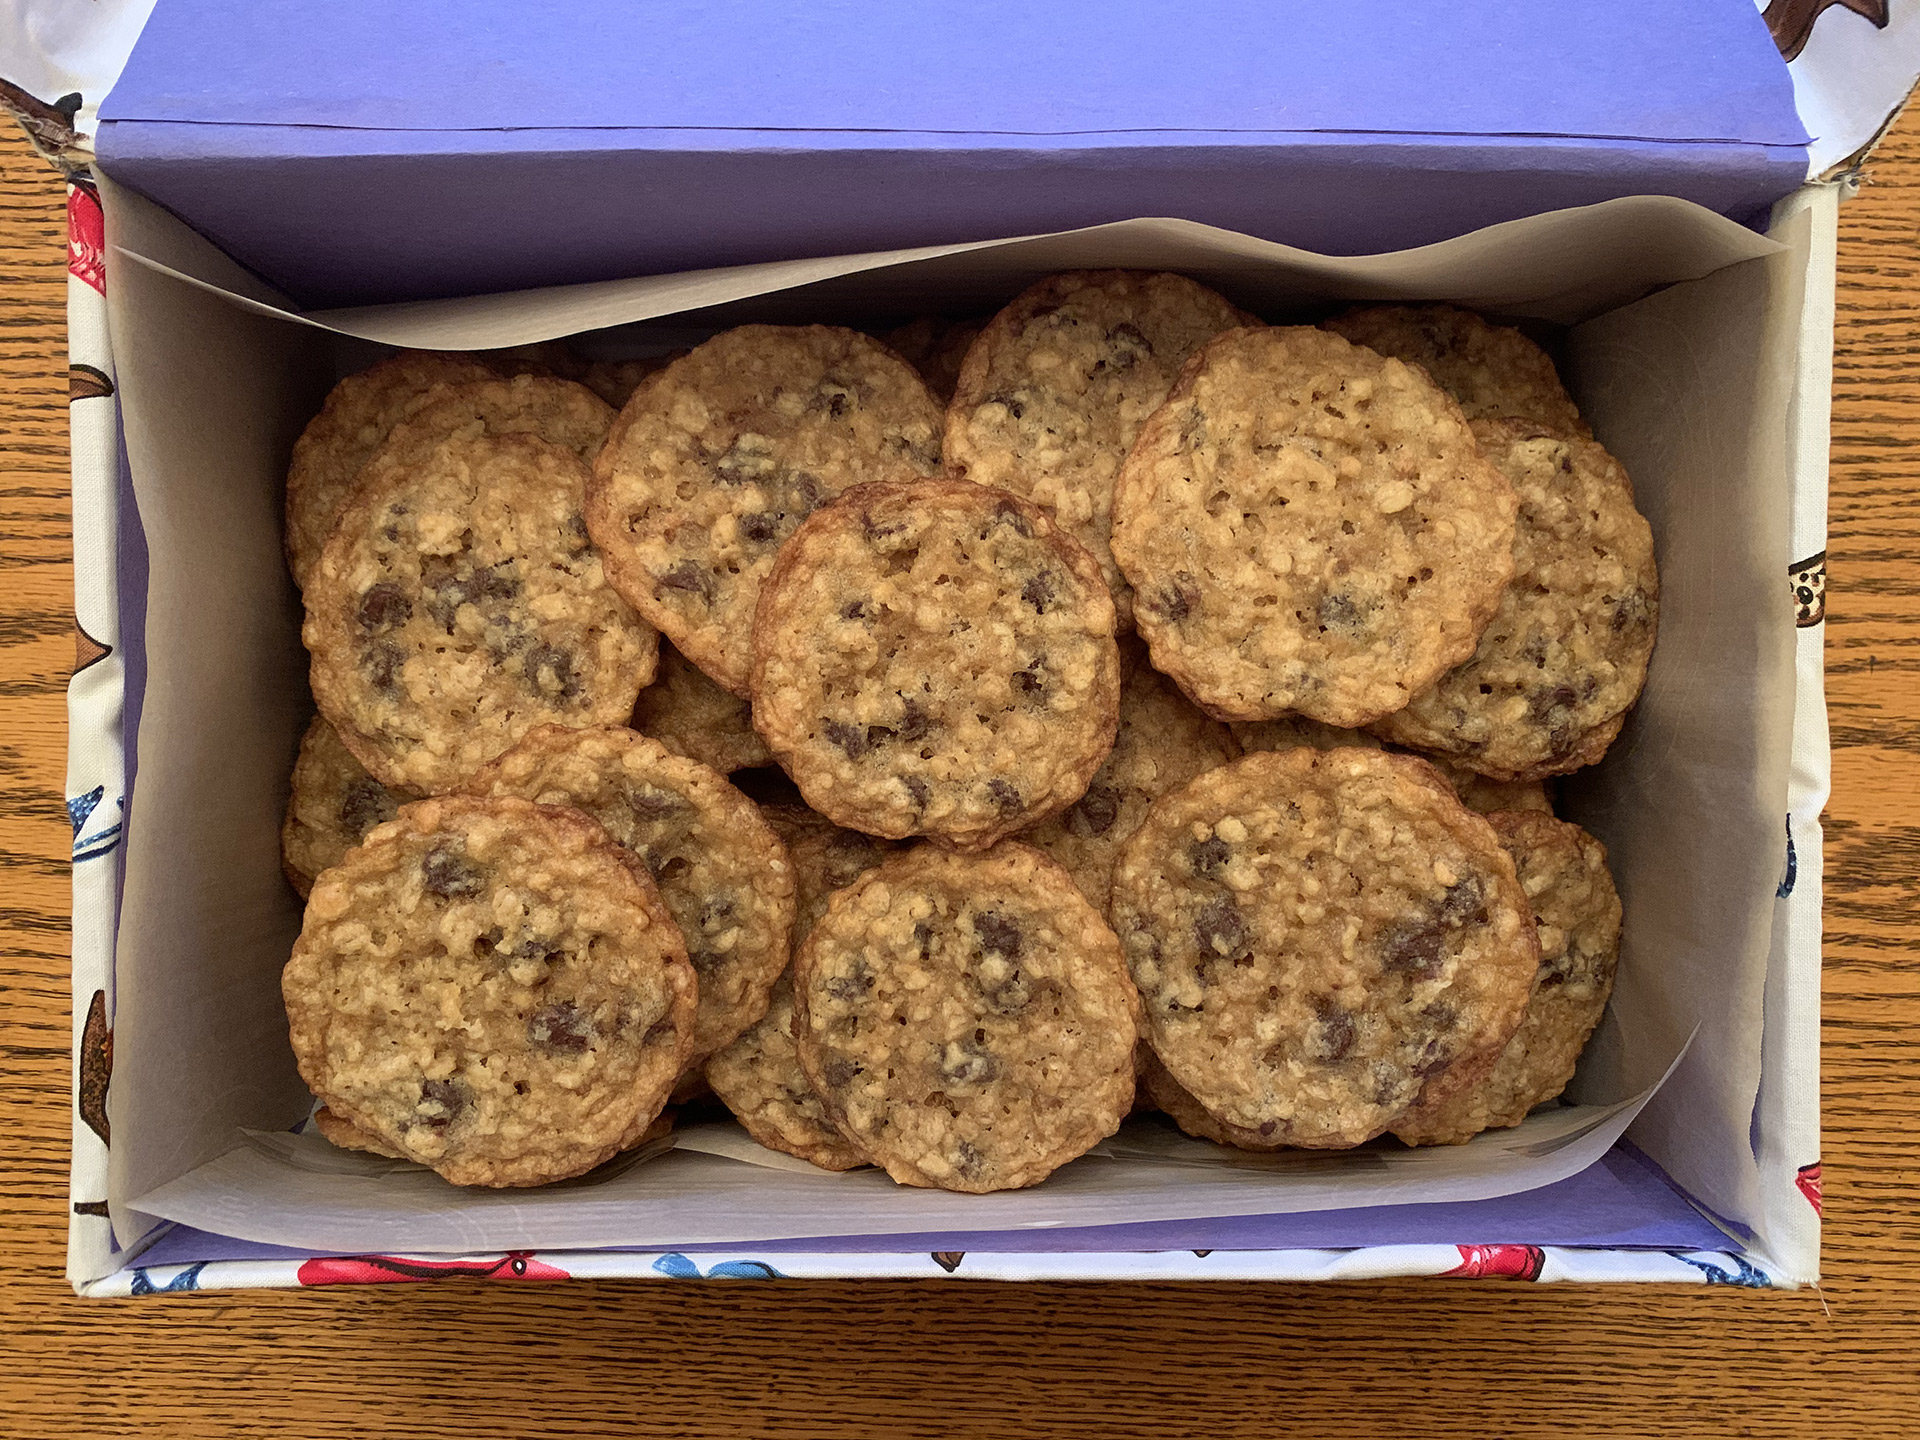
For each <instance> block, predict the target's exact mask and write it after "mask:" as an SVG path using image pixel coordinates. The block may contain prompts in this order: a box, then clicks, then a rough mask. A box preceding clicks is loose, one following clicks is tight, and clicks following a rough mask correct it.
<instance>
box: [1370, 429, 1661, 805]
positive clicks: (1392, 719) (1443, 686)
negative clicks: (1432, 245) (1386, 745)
mask: <svg viewBox="0 0 1920 1440" xmlns="http://www.w3.org/2000/svg"><path fill="white" fill-rule="evenodd" d="M1473 432H1474V435H1475V436H1476V437H1477V438H1478V440H1479V441H1480V446H1481V449H1482V450H1484V451H1485V452H1486V454H1487V457H1488V458H1489V459H1490V460H1492V461H1493V463H1494V464H1495V465H1497V466H1499V467H1500V470H1501V472H1502V473H1503V474H1505V475H1506V476H1507V478H1508V479H1509V480H1510V481H1512V483H1513V487H1514V490H1515V492H1516V493H1517V494H1518V495H1519V497H1520V519H1519V524H1518V526H1517V527H1516V529H1515V531H1514V539H1513V556H1514V565H1513V570H1514V573H1513V580H1512V582H1511V583H1510V584H1509V585H1508V586H1507V589H1506V593H1505V594H1504V595H1502V596H1501V599H1500V608H1499V611H1498V612H1497V613H1496V614H1495V615H1494V617H1493V623H1492V624H1490V625H1488V626H1487V628H1486V630H1485V632H1484V633H1482V635H1481V636H1480V644H1479V647H1478V648H1477V649H1476V650H1475V651H1474V653H1473V656H1472V658H1471V659H1469V660H1468V661H1467V662H1466V663H1465V664H1463V665H1460V666H1458V667H1457V668H1455V669H1453V670H1450V671H1448V672H1447V673H1446V674H1445V675H1443V676H1441V677H1440V678H1439V680H1438V681H1437V682H1436V683H1435V684H1433V685H1431V686H1429V687H1427V688H1425V689H1423V690H1421V691H1420V692H1419V693H1418V694H1416V695H1415V696H1414V697H1413V699H1412V700H1411V701H1410V702H1409V704H1408V705H1407V707H1406V709H1404V710H1402V711H1400V712H1398V713H1397V714H1394V715H1389V716H1387V717H1386V718H1385V719H1383V720H1381V721H1379V722H1378V723H1377V724H1376V725H1375V726H1374V727H1373V728H1374V730H1375V733H1377V734H1379V735H1380V736H1381V737H1383V738H1384V739H1387V740H1391V741H1394V742H1395V743H1397V744H1400V745H1405V746H1408V747H1410V748H1412V749H1416V750H1426V751H1436V752H1439V753H1442V754H1445V755H1447V756H1449V757H1450V758H1452V759H1453V760H1454V761H1455V762H1456V763H1457V764H1460V765H1463V766H1465V767H1467V768H1468V769H1470V770H1474V771H1477V772H1479V773H1481V774H1484V775H1488V776H1491V777H1492V778H1494V779H1496V780H1538V779H1542V778H1543V777H1545V776H1548V775H1559V774H1564V773H1566V772H1567V771H1569V770H1577V769H1579V768H1580V767H1581V766H1583V765H1591V764H1593V763H1594V762H1595V761H1597V760H1598V759H1599V758H1600V757H1601V756H1602V755H1604V754H1605V753H1606V749H1607V746H1608V745H1610V744H1611V743H1612V742H1613V739H1614V737H1615V736H1616V735H1618V734H1619V733H1620V726H1621V724H1622V723H1623V721H1624V720H1625V717H1626V712H1627V710H1628V708H1629V707H1631V706H1632V704H1633V702H1634V701H1635V700H1637V699H1638V698H1639V696H1640V690H1641V687H1642V686H1643V685H1645V684H1646V679H1647V661H1648V659H1649V657H1650V656H1651V655H1652V653H1653V640H1654V629H1655V625H1656V620H1657V611H1658V609H1659V589H1660V582H1659V577H1658V575H1657V574H1656V572H1655V570H1654V562H1653V532H1652V530H1651V529H1650V528H1649V527H1648V525H1647V522H1646V520H1645V518H1644V517H1643V516H1642V515H1641V514H1640V512H1639V511H1638V510H1636V509H1635V508H1634V505H1633V488H1632V486H1631V485H1630V484H1629V483H1628V480H1627V474H1626V471H1625V470H1623V469H1621V467H1620V462H1619V461H1617V460H1615V459H1614V458H1613V457H1612V456H1611V455H1609V454H1608V453H1607V452H1606V451H1605V450H1603V449H1601V448H1600V446H1599V445H1597V444H1595V443H1594V442H1593V441H1591V440H1581V439H1577V438H1575V437H1573V436H1567V435H1557V434H1555V433H1553V432H1552V431H1548V430H1542V429H1541V428H1540V427H1539V426H1537V425H1532V424H1528V423H1525V422H1522V421H1514V420H1480V421H1475V422H1474V426H1473Z"/></svg>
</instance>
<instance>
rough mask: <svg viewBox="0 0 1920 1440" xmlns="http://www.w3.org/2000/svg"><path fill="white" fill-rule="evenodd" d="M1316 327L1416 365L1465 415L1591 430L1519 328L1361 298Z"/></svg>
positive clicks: (1447, 309) (1455, 310) (1467, 314)
mask: <svg viewBox="0 0 1920 1440" xmlns="http://www.w3.org/2000/svg"><path fill="white" fill-rule="evenodd" d="M1321 328H1323V329H1326V330H1331V331H1332V332H1333V333H1334V334H1336V335H1343V336H1345V337H1346V338H1347V339H1349V340H1351V341H1352V342H1353V343H1354V344H1356V345H1364V346H1366V347H1367V348H1368V349H1369V350H1373V351H1376V352H1377V353H1379V354H1381V355H1391V356H1393V357H1394V358H1396V359H1399V360H1405V361H1406V362H1408V363H1409V364H1412V365H1418V366H1420V367H1421V368H1422V369H1423V370H1425V371H1426V372H1427V374H1428V375H1429V376H1431V377H1432V378H1433V383H1434V384H1436V385H1438V386H1439V387H1440V388H1441V389H1442V390H1444V391H1446V392H1447V393H1448V394H1449V395H1451V396H1452V397H1453V398H1454V399H1455V400H1457V401H1458V402H1459V404H1460V409H1461V411H1462V412H1463V413H1464V414H1465V415H1466V417H1467V418H1468V419H1469V420H1498V419H1500V418H1502V417H1504V416H1516V417H1518V418H1520V419H1524V420H1531V421H1533V422H1534V423H1535V424H1538V425H1546V426H1550V427H1551V428H1553V429H1555V430H1565V431H1571V432H1573V433H1575V434H1578V435H1591V434H1592V433H1593V432H1592V431H1590V430H1589V429H1588V428H1587V422H1586V421H1584V420H1582V419H1581V418H1580V411H1579V409H1578V408H1577V407H1576V406H1575V405H1574V403H1573V397H1572V396H1570V395H1568V394H1567V389H1566V386H1564V385H1562V384H1561V383H1560V376H1559V373H1558V372H1557V371H1556V370H1555V369H1554V368H1553V361H1552V360H1550V359H1549V358H1548V357H1547V352H1546V351H1544V350H1542V349H1541V348H1540V347H1539V346H1538V345H1536V344H1534V343H1533V341H1531V340H1529V339H1528V338H1527V337H1526V336H1525V335H1523V334H1521V333H1520V332H1519V331H1518V330H1514V329H1512V328H1510V327H1508V326H1505V325H1489V324H1488V323H1487V322H1486V321H1485V320H1483V319H1481V318H1480V316H1478V315H1476V314H1474V313H1473V312H1472V311H1471V310H1462V309H1460V308H1459V307H1458V306H1454V305H1366V306H1362V307H1360V308H1358V309H1354V310H1349V311H1347V312H1346V313H1345V314H1344V315H1336V316H1334V317H1333V319H1331V320H1327V321H1323V322H1322V326H1321Z"/></svg>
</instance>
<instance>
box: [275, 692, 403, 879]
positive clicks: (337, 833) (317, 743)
mask: <svg viewBox="0 0 1920 1440" xmlns="http://www.w3.org/2000/svg"><path fill="white" fill-rule="evenodd" d="M407 799H408V797H406V796H402V795H396V794H394V792H393V791H391V790H389V789H387V787H386V786H384V785H382V784H381V783H380V782H379V781H378V780H376V779H374V778H373V777H372V776H371V775H369V774H367V768H366V766H364V765H362V764H361V763H360V762H359V761H358V760H356V759H354V758H353V752H352V751H351V750H349V749H347V747H346V746H345V745H343V744H341V743H340V735H339V732H338V731H336V730H335V729H334V728H333V727H332V726H331V725H329V724H328V723H327V722H326V721H325V720H324V719H322V718H321V717H320V716H318V715H316V716H314V717H313V723H312V724H310V725H308V726H307V733H306V734H305V735H304V736H302V737H301V739H300V756H299V758H298V759H297V760H295V761H294V762H293V785H292V789H291V793H290V794H288V796H287V817H286V820H285V821H284V822H283V823H282V824H281V826H280V868H281V869H282V870H283V871H285V872H286V876H287V881H288V883H289V884H291V885H292V886H293V888H294V889H295V890H297V891H299V892H300V897H301V898H302V899H303V900H304V899H305V898H306V896H307V892H308V891H310V890H312V889H313V882H314V878H315V877H316V876H318V875H319V874H320V872H321V871H323V870H330V869H332V868H333V867H334V866H335V865H338V864H339V863H340V859H341V857H342V856H343V855H345V854H346V853H347V852H348V851H349V850H351V849H353V847H354V846H356V845H358V844H359V843H360V842H361V841H362V840H364V839H365V838H366V836H367V832H368V831H369V830H371V829H373V827H374V826H376V825H384V824H386V822H387V821H389V820H391V819H392V818H393V816H394V812H395V811H396V810H398V809H399V808H400V807H401V806H402V805H404V804H406V803H407Z"/></svg>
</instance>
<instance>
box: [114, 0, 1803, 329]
mask: <svg viewBox="0 0 1920 1440" xmlns="http://www.w3.org/2000/svg"><path fill="white" fill-rule="evenodd" d="M290 9H291V10H292V11H293V12H294V13H291V14H290V13H289V10H290ZM1806 144H1807V137H1806V134H1805V132H1804V130H1803V129H1802V127H1801V124H1800V120H1799V117H1798V115H1797V114H1796V112H1795V109H1794V102H1793V90H1792V85H1791V83H1790V79H1789V76H1788V73H1787V69H1786V67H1785V65H1784V64H1783V63H1782V61H1781V59H1780V57H1779V55H1778V53H1777V52H1776V50H1775V48H1774V46H1773V42H1772V41H1771V39H1770V38H1769V36H1768V34H1767V30H1766V27H1765V25H1764V24H1763V23H1762V22H1761V19H1760V17H1759V15H1758V13H1757V12H1756V10H1755V8H1754V6H1753V4H1752V0H1695V3H1693V4H1689V5H1674V4H1671V3H1670V0H1608V3H1599V0H1568V3H1562V4H1557V5H1551V6H1547V5H1538V4H1533V3H1525V0H1482V3H1480V4H1477V5H1466V6H1438V5H1432V4H1430V3H1425V0H1379V3H1374V4H1369V5H1364V6H1362V5H1358V4H1353V3H1346V4H1340V3H1335V4H1322V5H1318V6H1313V7H1295V6H1273V5H1270V4H1264V3H1259V0H1219V3H1216V4H1213V5H1206V6H1192V5H1187V4H1175V3H1173V0H1134V3H1130V4H1127V5H1098V6H1096V5H1093V4H1085V3H1081V4H1073V3H1061V4H1055V5H1051V6H1036V5H1032V4H1030V3H1024V0H1022V3H1015V0H977V3H974V4H971V5H965V6H956V5H941V6H934V5H931V4H926V3H904V4H894V5H873V4H862V5H855V4H850V3H847V0H815V3H813V4H810V5H807V6H786V7H783V6H774V5H769V4H766V3H765V0H712V3H709V4H706V5H702V6H697V7H695V6H666V5H661V4H657V3H655V4H634V5H626V6H593V7H588V6H565V5H555V4H550V3H549V4H541V3H537V0H518V3H514V4H501V3H486V0H468V3H464V4H447V3H438V4H436V3H422V4H415V5H411V6H394V5H391V4H374V3H370V0H332V3H328V4H325V5H319V4H310V5H307V6H301V7H286V6H259V5H248V4H242V3H239V0H160V3H159V4H158V6H157V7H156V9H155V12H154V15H153V18H152V20H151V21H150V22H149V23H148V25H147V28H146V30H145V32H144V33H143V35H142V36H141V39H140V42H139V44H138V46H137V47H136V48H135V50H134V52H133V55H132V58H131V59H130V61H129V62H128V65H127V67H126V70H125V72H124V74H123V75H122V77H121V79H120V82H119V84H118V86H117V87H116V88H115V89H114V90H113V92H112V93H111V94H110V95H109V96H108V97H107V100H106V103H105V104H104V106H103V107H102V112H101V127H100V133H99V135H98V138H97V148H98V153H99V157H100V160H101V162H102V166H103V168H104V169H105V170H106V171H107V173H109V174H111V175H112V176H113V177H114V178H115V179H117V180H119V181H120V182H121V183H123V184H126V185H129V186H131V187H132V188H134V189H136V190H139V191H141V192H143V193H145V194H146V195H148V196H149V197H151V198H153V199H155V200H157V201H159V202H160V203H161V204H163V205H166V206H167V207H169V208H170V209H172V210H173V211H174V212H175V213H177V214H179V215H180V216H181V217H182V218H183V219H185V220H186V221H188V222H189V223H190V224H192V225H194V226H195V227H196V228H198V229H200V230H201V231H202V232H203V233H205V234H207V235H208V236H209V237H210V238H211V239H213V240H214V241H215V242H216V243H218V244H220V245H221V246H222V247H223V248H224V249H226V250H227V251H228V252H229V253H230V254H232V255H233V256H235V258H237V259H239V260H241V261H243V262H244V263H246V264H248V265H250V266H252V267H253V268H254V269H256V270H257V271H259V272H260V273H261V274H262V275H263V276H264V277H265V278H267V279H269V280H271V281H273V282H275V283H276V284H278V285H280V286H281V287H282V288H284V289H286V290H288V291H289V292H290V293H292V294H293V295H294V296H295V297H296V298H298V299H300V300H302V301H305V302H307V303H309V304H344V303H362V302H369V301H377V300H387V299H399V298H415V297H424V296H432V295H448V294H460V293H473V292H476V291H485V290H498V289H508V288H516V287H520V286H526V285H534V284H553V283H560V282H571V281H581V280H592V279H605V278H611V277H615V276H625V275H635V274H648V273H656V272H660V271H666V270H676V269H686V268H695V267H705V266H713V265H731V264H743V263H749V262H752V261H758V260H767V259H775V258H792V257H796V256H804V255H813V254H834V253H844V252H855V251H864V250H874V249H885V248H891V247H896V246H907V245H917V244H931V243H942V242H948V241H957V240H970V239H987V238H994V237H999V236H1006V235H1019V234H1031V233H1035V232H1041V231H1049V230H1058V229H1066V228H1071V227H1074V226H1079V225H1087V224H1095V223H1101V222H1104V221H1109V220H1118V219H1127V218H1132V217H1135V216H1143V215H1155V216H1178V217H1182V218H1187V219H1194V220H1200V221H1204V222H1207V223H1209V224H1214V225H1220V226H1224V227H1227V228H1231V229H1236V230H1242V231H1246V232H1248V233H1250V234H1254V235H1259V236H1262V237H1264V238H1268V239H1274V240H1280V241H1285V242H1287V243H1290V244H1295V245H1300V246H1304V247H1306V248H1310V249H1316V250H1321V251H1325V252H1328V253H1336V254H1354V253H1363V252H1368V251H1377V250H1389V249H1398V248H1403V247H1406V246H1409V245H1415V244H1422V243H1426V242H1429V241H1432V240H1437V239H1441V238H1444V237H1446V236H1448V235H1452V234H1458V233H1461V232H1464V231H1466V230H1470V229H1474V228H1477V227H1479V226H1482V225H1487V224H1492V223H1495V222H1497V221H1500V220H1507V219H1512V218H1515V217H1517V216H1520V215H1526V214H1534V213H1538V212H1540V211H1544V210H1549V209H1556V208H1561V207H1564V206H1569V205H1579V204H1587V203H1592V202H1596V201H1599V200H1604V199H1611V198H1613V197H1616V196H1619V195H1625V194H1670V195H1680V196H1683V197H1685V198H1687V199H1691V200H1695V201H1697V202H1698V203H1700V204H1703V205H1706V206H1708V207H1709V208H1712V209H1715V210H1718V211H1720V212H1721V213H1724V214H1730V215H1735V216H1737V217H1740V218H1748V217H1752V216H1756V215H1758V214H1760V213H1762V212H1763V211H1764V210H1765V208H1766V207H1767V206H1768V205H1770V204H1771V203H1772V202H1773V201H1774V200H1775V199H1777V198H1779V197H1780V196H1781V195H1783V194H1785V193H1786V192H1787V191H1789V190H1791V189H1792V188H1793V187H1794V186H1795V185H1797V184H1798V183H1800V181H1801V180H1802V179H1804V177H1805V175H1806V166H1807V152H1806Z"/></svg>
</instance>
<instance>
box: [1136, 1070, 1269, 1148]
mask: <svg viewBox="0 0 1920 1440" xmlns="http://www.w3.org/2000/svg"><path fill="white" fill-rule="evenodd" d="M1137 1058H1138V1060H1139V1069H1140V1090H1141V1093H1142V1094H1144V1095H1145V1096H1146V1097H1147V1098H1148V1099H1149V1100H1151V1101H1152V1102H1153V1108H1154V1109H1156V1110H1159V1111H1161V1112H1162V1113H1163V1114H1164V1115H1166V1117H1167V1118H1168V1119H1169V1120H1171V1121H1173V1123H1174V1124H1176V1125H1178V1126H1179V1127H1180V1128H1181V1129H1182V1130H1184V1131H1186V1133H1187V1134H1189V1135H1191V1136H1193V1137H1194V1138H1195V1139H1196V1140H1211V1141H1213V1142H1214V1144H1216V1145H1231V1146H1233V1148H1234V1149H1236V1150H1284V1149H1286V1148H1287V1147H1286V1144H1285V1142H1284V1141H1280V1140H1275V1139H1272V1138H1271V1137H1270V1136H1267V1135H1262V1134H1261V1133H1260V1132H1259V1131H1258V1130H1243V1129H1241V1128H1240V1127H1239V1126H1237V1125H1229V1124H1227V1122H1226V1121H1224V1120H1222V1119H1221V1118H1220V1117H1219V1116H1218V1115H1215V1114H1213V1113H1211V1112H1210V1111H1209V1110H1208V1109H1207V1107H1206V1106H1204V1105H1202V1104H1201V1103H1200V1102H1199V1101H1198V1100H1196V1099H1194V1098H1193V1096H1192V1095H1190V1094H1188V1093H1187V1091H1185V1090H1183V1089H1182V1088H1181V1086H1180V1082H1179V1081H1178V1080H1176V1079H1174V1078H1173V1076H1171V1075H1169V1074H1168V1073H1167V1067H1166V1066H1164V1065H1162V1064H1161V1063H1160V1057H1159V1056H1158V1055H1155V1054H1154V1053H1153V1047H1152V1046H1151V1045H1142V1046H1140V1048H1139V1050H1138V1052H1137ZM1274 1128H1275V1129H1276V1130H1277V1129H1278V1128H1279V1127H1278V1126H1275V1127H1274Z"/></svg>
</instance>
